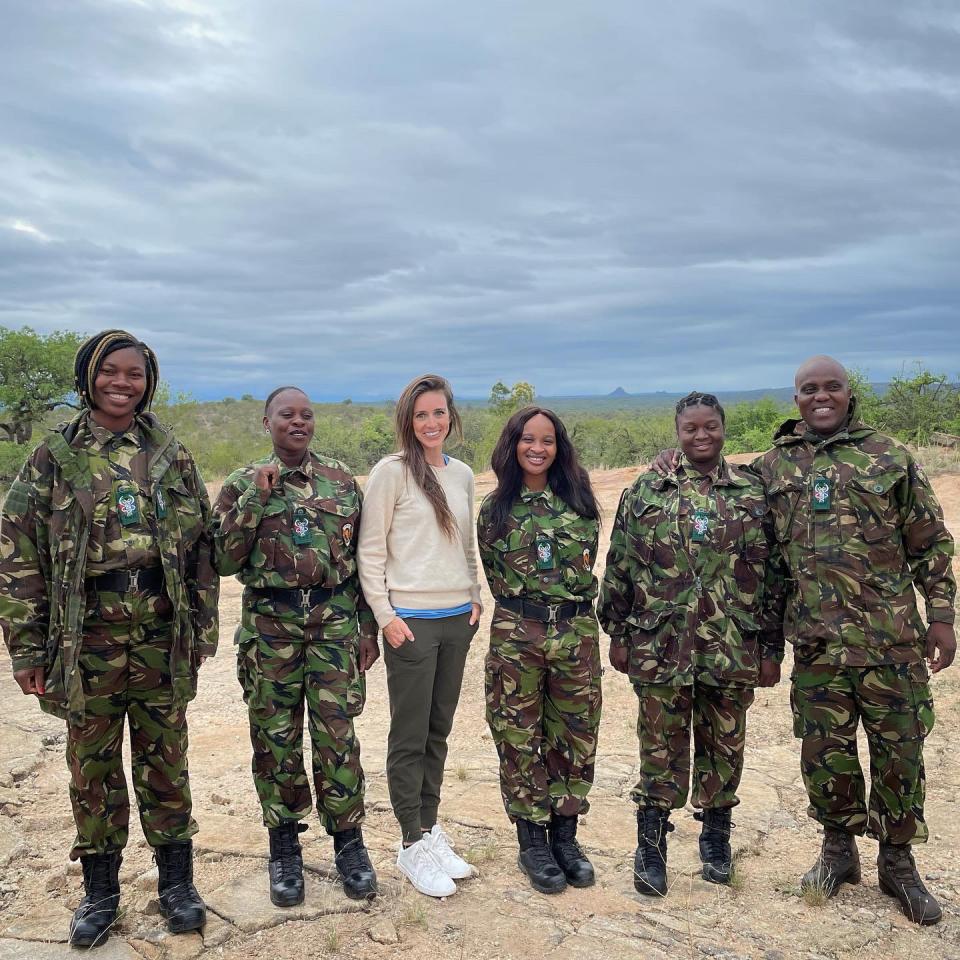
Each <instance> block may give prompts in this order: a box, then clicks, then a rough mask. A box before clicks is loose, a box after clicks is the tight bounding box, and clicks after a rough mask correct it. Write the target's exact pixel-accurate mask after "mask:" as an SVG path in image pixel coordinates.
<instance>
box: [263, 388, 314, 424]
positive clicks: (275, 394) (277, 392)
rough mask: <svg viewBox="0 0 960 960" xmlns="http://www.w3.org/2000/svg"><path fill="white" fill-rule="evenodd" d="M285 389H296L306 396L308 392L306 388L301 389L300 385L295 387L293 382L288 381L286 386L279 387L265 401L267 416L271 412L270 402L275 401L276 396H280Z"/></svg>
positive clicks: (264, 408)
mask: <svg viewBox="0 0 960 960" xmlns="http://www.w3.org/2000/svg"><path fill="white" fill-rule="evenodd" d="M284 390H296V391H297V393H302V394H303V395H304V396H305V397H306V396H307V392H306V391H305V390H301V389H300V387H295V386H293V384H290V383H288V384H287V385H286V386H283V387H277V389H276V390H274V391H273V392H272V393H271V394H270V396H269V397H267V399H266V400H265V401H264V403H263V413H264V416H266V415H267V414H268V413H269V412H270V404H271V403H273V401H274V398H275V397H277V396H279V394H281V393H283V391H284ZM308 399H309V398H308Z"/></svg>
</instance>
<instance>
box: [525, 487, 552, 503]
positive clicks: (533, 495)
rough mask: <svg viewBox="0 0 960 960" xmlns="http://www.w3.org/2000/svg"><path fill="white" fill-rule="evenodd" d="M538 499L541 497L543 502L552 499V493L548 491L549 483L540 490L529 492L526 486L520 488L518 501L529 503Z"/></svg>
mask: <svg viewBox="0 0 960 960" xmlns="http://www.w3.org/2000/svg"><path fill="white" fill-rule="evenodd" d="M538 497H543V499H544V500H552V499H553V491H552V490H551V489H550V484H549V483H548V484H547V485H546V486H545V487H544V488H543V489H542V490H531V489H530V488H529V487H528V486H527V485H526V484H524V485H523V486H522V487H521V488H520V499H521V500H523V501H524V502H527V503H529V502H530V501H531V500H536V499H537V498H538Z"/></svg>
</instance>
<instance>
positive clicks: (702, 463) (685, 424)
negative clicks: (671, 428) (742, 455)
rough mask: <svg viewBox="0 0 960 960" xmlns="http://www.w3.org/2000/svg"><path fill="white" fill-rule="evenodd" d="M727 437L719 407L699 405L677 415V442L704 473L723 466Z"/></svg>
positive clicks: (686, 455) (688, 457) (685, 409)
mask: <svg viewBox="0 0 960 960" xmlns="http://www.w3.org/2000/svg"><path fill="white" fill-rule="evenodd" d="M724 437H725V433H724V429H723V420H722V419H721V418H720V414H719V412H718V411H717V408H716V407H710V406H707V405H706V404H702V403H701V404H696V405H694V406H690V407H685V408H684V409H683V410H682V411H681V412H680V413H678V414H677V441H678V442H679V444H680V449H681V450H682V451H683V453H684V456H685V457H686V458H687V459H688V460H689V461H690V463H692V464H693V466H694V467H696V469H697V470H699V471H701V473H707V472H709V471H710V470H712V469H713V468H714V467H715V466H716V465H717V464H718V463H719V462H720V451H721V450H723V441H724Z"/></svg>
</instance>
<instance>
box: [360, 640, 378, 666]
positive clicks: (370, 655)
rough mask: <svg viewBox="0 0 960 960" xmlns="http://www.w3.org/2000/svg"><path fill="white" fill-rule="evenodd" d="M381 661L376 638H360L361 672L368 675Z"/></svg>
mask: <svg viewBox="0 0 960 960" xmlns="http://www.w3.org/2000/svg"><path fill="white" fill-rule="evenodd" d="M379 659H380V645H379V644H378V643H377V638H376V637H366V636H363V635H361V636H360V672H361V673H366V672H367V671H368V670H369V669H370V668H371V667H372V666H373V665H374V664H375V663H376V662H377V661H378V660H379Z"/></svg>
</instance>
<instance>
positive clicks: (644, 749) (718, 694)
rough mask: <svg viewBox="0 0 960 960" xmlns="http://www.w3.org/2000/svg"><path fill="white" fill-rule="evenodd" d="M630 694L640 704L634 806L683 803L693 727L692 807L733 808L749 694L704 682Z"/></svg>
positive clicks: (643, 687) (648, 687)
mask: <svg viewBox="0 0 960 960" xmlns="http://www.w3.org/2000/svg"><path fill="white" fill-rule="evenodd" d="M634 690H636V692H637V697H638V698H639V700H640V705H639V711H638V713H637V738H638V740H639V741H640V779H639V780H638V781H637V783H636V786H634V788H633V790H632V791H631V794H630V795H631V797H632V798H633V801H634V803H636V804H637V805H639V806H641V807H662V808H664V809H667V810H671V809H678V808H680V807H682V806H683V805H684V804H685V803H686V802H687V793H688V792H689V789H690V727H691V724H692V726H693V750H694V760H693V769H694V781H693V805H694V806H695V807H699V808H702V809H704V810H708V809H711V808H716V807H733V806H736V805H737V804H738V803H739V802H740V801H739V800H738V799H737V787H738V786H740V776H741V774H742V773H743V749H744V745H745V743H746V739H747V710H748V709H749V708H750V705H751V704H752V703H753V690H752V689H751V688H750V687H733V686H729V687H717V686H713V685H712V684H706V683H696V684H694V685H693V686H686V687H672V686H669V685H667V684H661V683H643V684H639V683H638V684H634Z"/></svg>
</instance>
